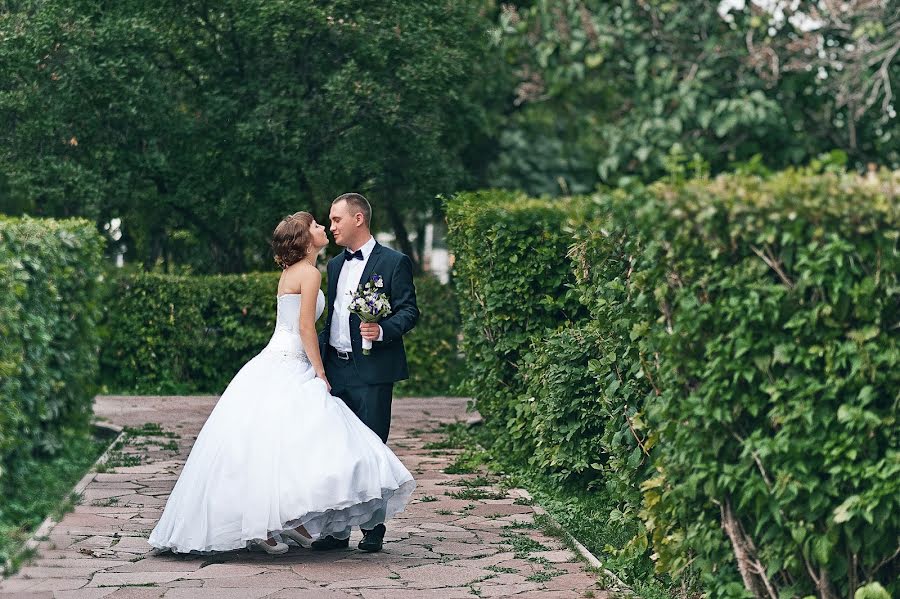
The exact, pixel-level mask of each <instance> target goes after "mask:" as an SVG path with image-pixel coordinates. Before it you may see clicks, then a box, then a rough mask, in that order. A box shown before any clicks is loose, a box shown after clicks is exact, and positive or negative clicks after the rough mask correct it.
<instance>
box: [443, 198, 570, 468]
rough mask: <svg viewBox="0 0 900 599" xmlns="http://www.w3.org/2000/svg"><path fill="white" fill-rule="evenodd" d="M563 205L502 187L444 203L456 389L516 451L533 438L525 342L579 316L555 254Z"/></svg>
mask: <svg viewBox="0 0 900 599" xmlns="http://www.w3.org/2000/svg"><path fill="white" fill-rule="evenodd" d="M566 207H567V203H566V201H560V203H558V204H552V203H548V202H544V201H541V200H533V199H529V198H527V197H526V196H524V195H523V194H510V193H508V192H503V191H481V192H473V193H467V194H462V195H459V196H457V197H456V198H455V199H453V200H451V201H449V202H448V203H447V206H446V210H447V221H448V226H449V236H450V239H451V240H452V244H453V252H454V254H455V255H456V257H457V261H456V263H455V265H454V277H456V288H457V292H458V295H459V301H460V312H461V313H462V314H463V320H462V333H463V353H464V355H465V356H466V372H467V375H466V378H465V381H464V383H463V385H462V387H461V390H462V391H463V392H464V393H465V394H466V395H468V396H470V397H474V398H477V408H478V410H479V412H480V413H481V414H482V415H483V416H484V417H485V418H486V421H487V422H488V423H489V426H492V427H495V428H497V429H498V430H502V431H505V433H506V434H501V435H499V436H498V438H497V441H498V442H499V443H501V444H503V449H504V450H505V451H509V452H513V453H515V454H517V455H520V456H527V455H530V454H532V453H533V451H534V449H535V448H534V446H533V442H534V441H536V440H537V438H536V437H535V436H534V435H532V434H531V430H530V427H531V420H532V419H531V416H530V414H531V407H530V405H529V402H528V401H527V398H525V397H524V395H523V392H522V391H523V387H524V384H525V383H524V381H525V378H524V375H525V373H524V372H523V369H522V368H521V365H522V359H523V356H524V355H525V354H526V353H527V351H528V342H529V340H530V339H531V338H532V337H533V336H534V335H539V334H542V333H543V332H544V331H545V330H547V329H552V328H554V327H556V326H558V325H559V324H560V323H564V322H566V321H568V320H570V319H573V318H577V317H579V316H580V315H581V313H582V306H581V304H580V303H579V302H578V299H577V296H576V294H575V292H574V290H572V289H570V288H571V287H572V286H573V285H574V283H575V277H574V275H573V273H572V269H571V268H570V267H569V265H568V262H567V261H566V260H565V259H562V258H561V257H562V256H565V254H566V251H567V249H568V246H569V244H570V243H571V231H568V230H567V229H566V225H567V222H568V219H569V216H568V214H567V213H566Z"/></svg>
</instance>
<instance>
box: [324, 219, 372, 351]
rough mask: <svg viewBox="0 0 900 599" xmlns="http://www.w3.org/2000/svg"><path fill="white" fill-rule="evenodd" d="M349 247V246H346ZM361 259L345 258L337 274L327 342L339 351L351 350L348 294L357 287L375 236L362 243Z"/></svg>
mask: <svg viewBox="0 0 900 599" xmlns="http://www.w3.org/2000/svg"><path fill="white" fill-rule="evenodd" d="M348 249H349V248H348ZM359 249H360V250H361V251H362V255H363V259H362V260H356V259H353V260H345V261H344V265H343V266H341V274H340V276H338V282H337V290H336V291H335V295H334V306H332V307H331V309H332V310H333V311H334V312H333V314H334V315H333V316H332V317H331V331H330V332H329V336H328V343H329V344H330V345H331V346H332V347H334V348H335V349H337V350H339V351H345V352H349V351H353V347H352V346H351V344H350V296H351V295H352V294H353V292H354V291H356V289H357V288H358V287H359V279H360V278H361V277H362V273H363V270H365V268H366V263H367V262H368V261H369V256H371V255H372V250H373V249H375V238H374V237H369V241H367V242H366V243H364V244H363V246H362V247H361V248H359ZM383 335H384V333H383V332H381V331H379V334H378V340H379V341H380V340H381V339H382V338H383Z"/></svg>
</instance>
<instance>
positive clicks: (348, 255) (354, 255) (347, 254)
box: [344, 250, 363, 260]
mask: <svg viewBox="0 0 900 599" xmlns="http://www.w3.org/2000/svg"><path fill="white" fill-rule="evenodd" d="M353 259H356V260H362V259H363V255H362V250H356V251H355V252H351V251H350V250H344V260H353Z"/></svg>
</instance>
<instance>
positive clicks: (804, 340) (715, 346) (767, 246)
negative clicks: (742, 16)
mask: <svg viewBox="0 0 900 599" xmlns="http://www.w3.org/2000/svg"><path fill="white" fill-rule="evenodd" d="M897 188H898V176H897V175H896V174H894V175H883V176H882V179H881V180H880V181H866V180H864V179H861V178H858V177H856V176H852V175H841V174H835V173H825V174H818V175H813V174H810V173H806V172H795V171H788V172H785V173H782V174H779V175H777V176H775V177H773V178H772V179H771V180H768V181H766V180H760V179H756V178H748V177H721V178H719V179H716V180H715V181H697V182H690V183H688V184H685V185H680V186H672V187H665V186H660V187H656V188H653V189H652V190H650V191H651V193H650V194H648V195H647V197H645V198H642V202H641V205H640V207H638V206H635V210H634V213H633V218H634V219H635V220H636V221H637V223H638V225H637V226H638V227H639V229H640V234H641V236H642V237H643V238H644V239H645V240H646V248H647V249H646V252H647V255H648V256H651V257H652V258H653V260H654V261H655V262H656V265H655V267H650V268H648V269H647V271H646V272H645V273H644V275H642V276H646V282H645V283H644V287H645V288H646V289H647V291H648V292H649V290H650V289H651V288H652V289H654V290H655V292H656V296H657V300H658V305H659V307H660V308H659V312H658V314H659V325H658V326H655V327H653V328H652V329H651V330H650V331H649V333H648V334H649V335H650V338H651V344H652V345H653V346H655V347H656V349H657V351H658V355H659V370H658V375H657V378H658V380H657V385H658V387H659V389H660V390H661V395H660V396H659V398H658V399H657V400H655V401H653V402H652V403H651V405H650V408H649V411H648V419H649V422H650V425H651V427H652V428H653V429H655V430H656V431H657V434H658V438H659V442H658V444H657V447H656V449H655V455H654V461H655V466H656V468H657V470H658V474H657V476H655V477H653V478H651V479H649V480H647V481H646V482H645V483H644V486H643V488H644V491H645V499H644V500H645V504H646V506H647V518H648V522H649V526H650V528H651V529H652V534H653V539H654V545H655V547H656V549H657V552H658V553H659V555H660V561H659V565H660V566H661V567H663V568H669V569H674V570H677V569H678V568H679V567H681V566H682V565H683V564H684V563H685V562H686V561H687V560H689V559H693V560H694V563H695V565H697V566H698V567H699V568H700V570H701V571H702V572H703V573H704V574H705V576H706V586H707V587H708V588H709V589H710V590H711V591H712V592H713V594H715V595H721V596H724V595H740V594H743V593H745V592H746V590H750V591H752V592H754V594H756V595H759V596H763V595H766V596H769V595H771V594H772V593H778V594H790V595H794V596H803V595H808V594H813V593H815V594H817V595H820V596H827V597H834V596H848V595H852V594H853V592H854V590H855V589H856V587H857V586H858V585H862V584H864V583H866V582H872V581H880V582H881V583H883V584H884V585H885V586H886V588H888V590H889V591H890V592H891V593H892V594H896V593H897V592H900V586H898V582H897V574H898V565H897V553H896V552H897V541H898V536H900V476H898V475H900V448H898V433H897V430H898V428H897V414H898V411H897V407H898V403H897V401H898V396H897V390H898V389H900V364H898V362H900V353H898V344H897V338H898V335H897V330H898V329H897V325H898V320H900V301H898V300H900V297H898V296H900V287H898V283H897V273H898V272H900V254H898V245H897V241H898V228H897V225H898V222H897V215H898V213H897V195H896V189H897ZM651 262H652V261H651V260H647V261H645V263H646V264H647V265H648V267H649V266H650V264H651ZM640 333H641V334H643V333H644V332H643V331H640ZM738 573H740V576H738ZM745 588H746V590H745Z"/></svg>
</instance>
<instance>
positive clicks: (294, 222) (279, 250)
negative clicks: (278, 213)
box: [272, 212, 314, 269]
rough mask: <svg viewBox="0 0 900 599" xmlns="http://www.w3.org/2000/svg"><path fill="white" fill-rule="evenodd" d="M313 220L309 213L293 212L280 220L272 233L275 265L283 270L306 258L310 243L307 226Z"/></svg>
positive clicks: (310, 236) (310, 238)
mask: <svg viewBox="0 0 900 599" xmlns="http://www.w3.org/2000/svg"><path fill="white" fill-rule="evenodd" d="M313 220H314V219H313V215H312V214H310V213H309V212H295V213H294V214H291V215H290V216H285V217H284V218H283V219H281V222H280V223H278V226H277V227H275V232H274V233H272V251H273V252H274V253H275V264H277V265H278V266H280V267H281V268H282V269H284V268H287V267H288V266H290V265H291V264H296V263H297V262H300V261H301V260H303V259H304V258H305V257H306V255H307V254H308V253H309V247H310V243H311V242H312V234H311V233H310V232H309V226H310V225H311V224H312V222H313Z"/></svg>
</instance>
